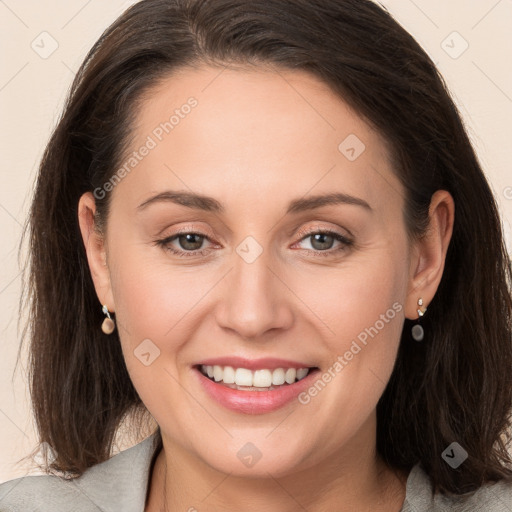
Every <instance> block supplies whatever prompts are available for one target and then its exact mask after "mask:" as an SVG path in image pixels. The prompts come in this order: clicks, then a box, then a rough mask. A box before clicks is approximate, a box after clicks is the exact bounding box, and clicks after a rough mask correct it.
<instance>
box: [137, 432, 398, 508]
mask: <svg viewBox="0 0 512 512" xmlns="http://www.w3.org/2000/svg"><path fill="white" fill-rule="evenodd" d="M374 434H375V431H374ZM162 441H163V449H162V450H161V451H160V453H159V454H158V456H157V458H156V460H155V464H154V467H153V471H152V475H151V481H150V487H149V494H148V502H147V506H146V509H145V510H146V512H157V511H158V512H163V511H164V512H168V511H173V510H184V511H188V512H213V511H214V510H237V511H243V512H260V511H261V510H273V511H276V512H295V511H296V510H308V511H309V512H317V511H323V510H336V511H339V512H345V511H347V512H348V511H353V510H358V511H373V512H399V511H400V510H401V508H402V504H403V501H404V498H405V486H406V481H407V473H406V472H398V471H394V470H392V469H391V468H389V467H388V466H386V464H384V462H383V461H382V460H381V459H380V457H379V456H378V455H377V454H376V446H375V444H376V443H375V435H373V443H369V442H368V438H367V437H366V436H360V437H358V436H356V437H354V439H352V440H351V441H350V442H348V443H347V447H344V448H343V449H342V450H339V451H338V452H336V453H332V454H331V455H330V456H329V457H328V458H327V459H323V460H322V461H321V462H320V463H318V464H313V465H311V466H310V467H308V468H306V469H302V470H300V471H296V472H293V473H288V474H286V475H284V476H280V477H279V478H276V477H274V476H272V475H271V474H270V473H268V477H265V478H263V477H262V478H247V477H240V476H236V475H233V474H224V473H222V472H220V471H217V470H215V469H214V468H212V467H211V466H209V465H207V464H205V463H204V462H203V461H201V460H200V459H198V458H197V457H195V456H193V455H191V454H190V452H188V451H186V450H184V449H183V447H181V446H179V445H177V444H176V443H173V442H172V441H171V440H169V439H168V438H166V437H165V436H163V438H162ZM171 455H172V456H171Z"/></svg>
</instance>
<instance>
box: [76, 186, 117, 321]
mask: <svg viewBox="0 0 512 512" xmlns="http://www.w3.org/2000/svg"><path fill="white" fill-rule="evenodd" d="M95 214H96V201H95V199H94V196H93V194H92V192H86V193H85V194H83V195H82V197H81V198H80V201H79V202H78V222H79V224H80V231H81V233H82V239H83V242H84V246H85V252H86V253H87V261H88V263H89V270H90V271H91V277H92V280H93V283H94V288H95V289H96V295H97V296H98V299H99V301H100V303H101V305H104V304H105V305H106V306H107V307H108V310H109V311H110V312H113V311H115V305H114V298H113V295H112V287H111V283H110V272H109V269H108V266H107V253H106V247H105V240H104V238H103V237H102V236H101V235H100V234H99V233H98V231H97V229H95V228H96V226H95ZM98 307H100V306H99V305H98Z"/></svg>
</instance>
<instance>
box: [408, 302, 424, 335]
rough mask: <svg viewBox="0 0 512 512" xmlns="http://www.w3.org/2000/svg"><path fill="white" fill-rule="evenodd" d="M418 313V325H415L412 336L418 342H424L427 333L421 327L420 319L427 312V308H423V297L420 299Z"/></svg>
mask: <svg viewBox="0 0 512 512" xmlns="http://www.w3.org/2000/svg"><path fill="white" fill-rule="evenodd" d="M416 311H417V312H418V323H417V324H415V325H413V327H412V329H411V334H412V337H413V338H414V339H415V340H416V341H422V340H423V338H424V337H425V331H424V330H423V327H422V326H421V325H420V319H421V317H422V316H423V315H424V314H425V313H426V312H427V308H424V307H423V299H422V298H421V297H420V298H419V299H418V309H417V310H416Z"/></svg>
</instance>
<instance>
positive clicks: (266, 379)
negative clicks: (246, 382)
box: [252, 370, 272, 388]
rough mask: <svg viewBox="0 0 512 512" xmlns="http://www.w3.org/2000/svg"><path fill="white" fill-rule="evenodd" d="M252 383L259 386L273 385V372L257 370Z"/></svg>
mask: <svg viewBox="0 0 512 512" xmlns="http://www.w3.org/2000/svg"><path fill="white" fill-rule="evenodd" d="M252 385H253V386H256V387H257V388H268V387H270V386H272V372H271V371H270V370H256V371H255V372H254V377H253V379H252Z"/></svg>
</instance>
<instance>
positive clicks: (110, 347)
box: [22, 0, 512, 493]
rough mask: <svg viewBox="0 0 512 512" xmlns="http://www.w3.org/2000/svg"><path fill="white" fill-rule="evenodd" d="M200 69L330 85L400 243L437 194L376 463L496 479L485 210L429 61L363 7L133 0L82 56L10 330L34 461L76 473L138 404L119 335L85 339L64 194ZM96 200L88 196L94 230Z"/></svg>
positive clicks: (510, 372) (105, 447)
mask: <svg viewBox="0 0 512 512" xmlns="http://www.w3.org/2000/svg"><path fill="white" fill-rule="evenodd" d="M205 63H206V64H210V65H215V66H225V65H231V64H233V65H238V64H241V65H247V64H255V65H258V64H270V65H272V66H275V67H276V68H279V67H282V68H286V69H292V70H304V71H307V72H310V73H311V74H313V75H314V76H316V77H317V78H319V79H321V80H322V81H323V82H324V83H326V84H328V85H329V86H330V87H331V88H332V89H333V91H335V92H336V93H337V94H338V95H339V97H340V98H342V99H343V100H344V101H346V102H347V103H348V104H349V105H350V106H351V107H352V108H353V109H355V111H356V112H358V114H359V115H360V116H361V117H363V118H364V119H365V120H366V121H367V122H368V123H370V124H371V125H372V126H374V127H376V129H377V130H378V131H379V133H380V134H381V135H382V136H383V137H384V139H385V140H386V141H387V142H388V144H389V147H390V152H391V155H392V160H393V164H394V169H395V172H396V174H397V176H398V177H399V178H400V180H401V182H402V184H403V186H404V189H405V191H406V192H405V194H406V195H405V201H406V206H405V211H404V216H405V219H406V224H407V230H408V233H409V234H410V236H412V237H420V236H421V235H422V234H423V233H424V231H425V228H426V226H427V222H428V208H429V203H430V198H431V196H432V194H433V193H434V192H435V191H436V190H439V189H444V190H448V191H449V192H450V193H451V194H452V196H453V198H454V200H455V205H456V215H455V225H454V231H453V237H452V241H451V243H450V246H449V250H448V254H447V259H446V265H445V270H444V275H443V278H442V281H441V284H440V287H439V289H438V292H437V294H436V296H435V297H434V299H433V301H432V303H431V304H430V305H429V309H428V313H427V315H426V316H425V317H424V320H423V325H424V329H425V332H426V339H425V340H424V341H423V342H422V343H417V342H415V341H413V340H411V338H410V334H409V333H410V327H411V325H410V322H409V321H407V320H406V321H405V325H404V330H403V334H402V339H401V342H400V348H399V352H398V358H397V361H396V365H395V368H394V371H393V373H392V376H391V379H390V381H389V384H388V386H387V388H386V390H385V392H384V394H383V396H382V397H381V399H380V401H379V403H378V408H377V416H378V418H377V419H378V433H377V448H378V451H379V453H380V454H381V456H382V457H383V458H384V460H385V461H386V462H387V463H388V464H389V465H390V466H391V467H394V468H406V469H410V468H411V467H412V466H413V465H414V464H416V463H421V465H422V467H423V468H424V469H425V471H427V473H428V474H429V476H430V477H431V479H432V482H433V485H434V489H436V490H440V491H441V492H454V493H462V492H466V491H469V490H472V489H476V488H477V487H479V486H480V485H482V484H483V483H484V482H486V481H492V480H500V479H504V478H507V479H508V478H510V477H511V476H512V470H511V467H510V465H511V463H512V461H511V460H510V457H509V455H508V454H507V442H508V440H507V439H506V438H505V434H506V432H508V430H507V429H508V428H509V427H510V410H511V406H512V334H511V329H512V325H511V323H512V300H511V291H510V290H511V288H510V284H511V267H510V261H509V259H508V256H507V253H506V250H505V246H504V242H503V238H502V232H501V225H500V219H499V215H498V211H497V207H496V203H495V201H494V198H493V195H492V193H491V190H490V187H489V185H488V183H487V181H486V179H485V177H484V174H483V172H482V169H481V166H480V164H479V162H478V159H477V157H476V155H475V152H474V150H473V148H472V146H471V143H470V141H469V139H468V136H467V134H466V131H465V129H464V126H463V124H462V122H461V118H460V115H459V113H458V111H457V109H456V107H455V105H454V103H453V101H452V100H451V98H450V96H449V94H448V92H447V89H446V86H445V84H444V82H443V79H442V77H441V76H440V75H439V73H438V71H437V70H436V68H435V66H434V64H433V63H432V61H431V60H430V58H429V57H428V56H427V55H426V53H425V52H424V51H423V50H422V48H421V47H420V46H419V45H418V44H417V42H416V41H415V40H414V39H413V38H412V37H411V35H410V34H408V33H407V32H406V31H405V30H404V29H403V28H402V27H401V26H400V25H399V24H398V23H397V22H396V21H395V20H394V19H393V18H392V17H391V15H390V14H389V13H388V12H386V11H385V10H384V9H383V8H381V7H379V6H378V5H377V4H375V3H373V2H371V1H369V0H251V1H250V2H248V1H246V0H211V1H203V0H143V1H141V2H139V3H137V4H135V5H134V6H132V7H131V8H129V9H128V10H127V11H126V12H125V13H124V14H123V15H122V16H121V17H120V18H119V19H118V20H117V21H116V22H115V23H114V24H112V25H111V26H110V27H109V28H108V29H107V30H106V31H105V32H104V33H103V35H102V36H101V37H100V39H99V40H98V41H97V43H96V44H95V45H94V47H93V48H92V49H91V50H90V52H89V54H88V55H87V57H86V58H85V61H84V63H83V64H82V66H81V68H80V70H79V72H78V74H77V76H76V78H75V80H74V82H73V85H72V88H71V91H70V94H69V97H68V99H67V102H66V105H65V108H64V112H63V115H62V117H61V119H60V121H59V123H58V125H57V127H56V128H55V130H54V132H53V134H52V136H51V139H50V141H49V144H48V146H47V148H46V151H45V153H44V157H43V159H42V162H41V166H40V168H39V175H38V179H37V185H36V190H35V196H34V199H33V203H32V208H31V212H30V217H29V219H28V225H27V230H26V234H25V236H27V235H28V239H29V244H30V247H29V250H30V262H29V263H30V265H29V268H28V270H27V272H28V274H27V277H26V279H25V284H26V286H27V287H26V290H25V294H24V299H25V301H24V302H23V301H22V304H23V306H22V307H25V305H26V306H28V307H29V310H30V318H29V322H28V324H27V326H26V328H25V330H24V337H25V338H26V337H29V339H30V365H31V366H30V369H31V394H32V400H33V407H34V413H35V418H36V421H37V426H38V430H39V435H40V441H41V442H47V443H48V444H49V445H50V446H52V447H53V450H54V452H55V456H56V458H55V460H54V461H53V463H52V464H51V465H50V468H49V469H50V470H52V471H59V472H67V473H68V474H73V475H79V474H81V473H82V472H83V471H84V470H85V469H87V468H88V467H90V466H92V465H94V464H96V463H98V462H101V461H103V460H105V459H107V458H108V457H109V454H110V450H111V448H112V442H113V439H114V436H115V433H116V429H117V427H118V426H119V424H120V421H121V419H122V418H124V417H125V415H126V414H127V413H128V412H129V411H132V410H138V411H143V410H144V406H143V404H142V402H141V400H140V398H139V396H138V395H137V392H136V390H135V389H134V387H133V385H132V383H131V381H130V378H129V375H128V372H127V370H126V366H125V363H124V360H123V355H122V352H121V348H120V343H119V340H118V339H116V338H115V337H116V336H117V334H116V333H115V334H113V335H112V336H111V337H107V336H106V335H105V334H103V333H102V331H101V329H100V325H101V322H102V319H103V315H102V312H101V305H100V304H99V302H98V299H97V296H96V293H95V290H94V287H93V283H92V280H91V276H90V273H89V267H88V264H87V260H86V255H85V250H84V246H83V243H82V239H81V236H80V231H79V228H78V220H77V204H78V200H79V198H80V196H81V195H82V194H83V193H84V192H86V191H93V190H94V189H95V188H97V187H101V185H102V184H104V183H105V182H107V181H108V180H109V178H110V177H111V176H112V175H113V173H114V172H115V170H116V169H117V166H118V165H119V164H120V162H121V155H122V153H123V151H124V150H125V149H126V147H127V144H128V143H129V139H130V132H131V129H132V126H133V120H134V118H135V117H136V112H137V108H136V107H137V105H138V104H139V103H140V99H141V98H142V97H143V94H144V93H145V92H147V91H148V90H150V88H151V87H153V86H154V85H155V84H156V83H157V81H158V80H160V79H162V78H165V77H166V76H169V75H170V74H171V73H172V72H173V71H174V70H176V69H177V68H179V67H183V66H192V65H201V64H205ZM109 199H110V193H106V194H105V197H103V198H101V199H97V208H98V218H97V220H98V225H99V226H100V228H101V227H102V226H105V225H106V221H107V217H108V207H109ZM22 299H23V298H22ZM28 333H29V334H28ZM113 337H114V339H113ZM453 441H456V442H458V443H459V444H460V445H461V446H462V447H463V448H464V449H465V450H466V451H467V452H468V454H469V458H468V459H467V460H466V461H465V462H464V463H463V464H462V465H461V466H459V467H458V468H457V469H452V468H451V467H449V466H448V465H447V464H446V463H445V461H444V460H442V458H441V453H442V452H443V450H444V449H445V448H446V447H447V446H448V445H449V444H450V443H452V442H453Z"/></svg>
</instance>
